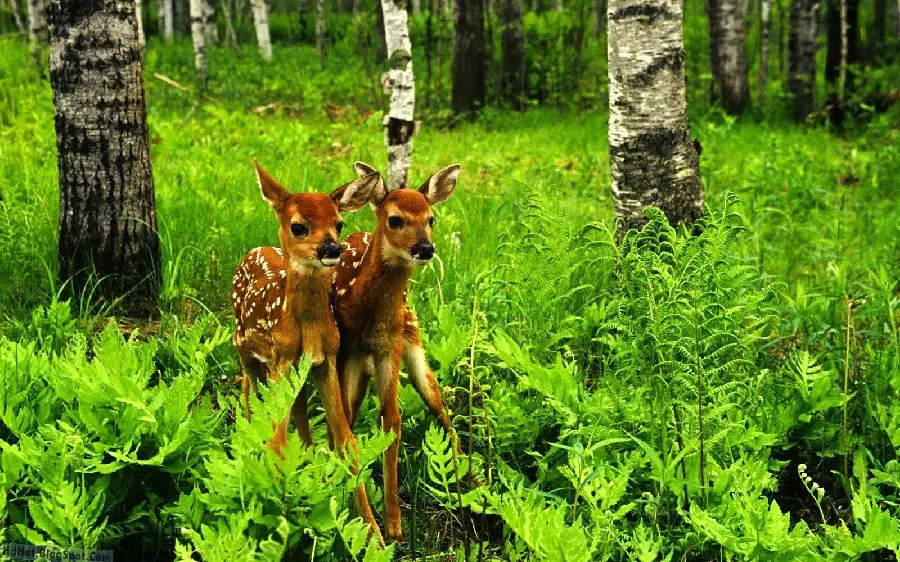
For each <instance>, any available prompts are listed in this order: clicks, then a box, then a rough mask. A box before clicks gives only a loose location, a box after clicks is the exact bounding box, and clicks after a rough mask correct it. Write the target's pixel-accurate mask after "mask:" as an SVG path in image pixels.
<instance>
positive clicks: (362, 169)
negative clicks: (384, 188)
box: [353, 162, 378, 177]
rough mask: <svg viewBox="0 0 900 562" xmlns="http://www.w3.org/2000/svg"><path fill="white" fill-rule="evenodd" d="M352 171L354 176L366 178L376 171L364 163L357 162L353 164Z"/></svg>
mask: <svg viewBox="0 0 900 562" xmlns="http://www.w3.org/2000/svg"><path fill="white" fill-rule="evenodd" d="M353 169H354V170H356V175H358V176H359V177H363V176H368V175H369V174H373V173H375V172H377V171H378V170H376V169H375V168H373V167H372V166H369V165H368V164H366V163H365V162H357V163H355V164H353Z"/></svg>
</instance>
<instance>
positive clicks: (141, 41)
mask: <svg viewBox="0 0 900 562" xmlns="http://www.w3.org/2000/svg"><path fill="white" fill-rule="evenodd" d="M134 12H135V17H136V18H137V37H138V47H140V48H141V52H143V51H144V47H145V46H146V44H147V39H146V38H145V37H144V6H143V2H142V0H134Z"/></svg>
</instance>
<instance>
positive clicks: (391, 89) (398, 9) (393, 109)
mask: <svg viewBox="0 0 900 562" xmlns="http://www.w3.org/2000/svg"><path fill="white" fill-rule="evenodd" d="M381 9H382V13H383V14H384V37H385V42H386V43H387V55H388V71H387V72H385V73H384V74H383V75H382V76H381V83H382V86H384V92H385V93H386V94H390V96H391V102H390V103H391V105H390V109H389V110H388V113H387V115H385V116H384V143H385V145H387V152H388V168H387V169H388V172H387V175H388V177H387V189H388V191H393V190H394V189H399V188H401V187H406V186H407V182H408V178H407V176H408V174H409V164H410V161H411V160H412V136H413V134H414V133H415V130H416V123H415V121H414V113H415V108H416V78H415V75H413V63H412V44H411V43H410V41H409V22H408V18H407V12H406V1H405V0H381Z"/></svg>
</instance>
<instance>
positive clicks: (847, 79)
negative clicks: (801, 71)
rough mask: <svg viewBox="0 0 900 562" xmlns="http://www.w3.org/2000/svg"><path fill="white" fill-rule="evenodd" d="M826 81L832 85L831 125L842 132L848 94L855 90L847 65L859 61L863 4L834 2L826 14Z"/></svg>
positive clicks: (828, 102)
mask: <svg viewBox="0 0 900 562" xmlns="http://www.w3.org/2000/svg"><path fill="white" fill-rule="evenodd" d="M825 38H826V43H827V50H826V53H825V81H826V82H827V83H828V85H829V92H828V100H827V102H826V104H825V105H826V106H827V109H828V116H829V119H830V120H831V123H832V124H833V125H834V126H835V127H837V128H838V129H840V128H841V127H843V124H844V117H845V114H846V109H847V108H846V104H845V99H846V91H848V90H851V91H852V89H853V76H852V74H850V75H848V73H847V66H848V65H852V64H855V63H856V62H858V61H859V1H858V0H830V1H829V3H828V7H827V12H826V14H825Z"/></svg>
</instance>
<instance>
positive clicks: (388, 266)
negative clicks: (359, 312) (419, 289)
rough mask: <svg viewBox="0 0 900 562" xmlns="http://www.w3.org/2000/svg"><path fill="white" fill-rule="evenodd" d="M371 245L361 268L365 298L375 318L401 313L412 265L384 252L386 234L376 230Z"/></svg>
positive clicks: (362, 292)
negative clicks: (399, 311)
mask: <svg viewBox="0 0 900 562" xmlns="http://www.w3.org/2000/svg"><path fill="white" fill-rule="evenodd" d="M372 238H373V240H372V245H371V247H370V248H369V249H368V252H366V256H365V257H364V258H363V261H362V263H361V264H360V267H361V268H362V272H361V275H360V277H361V279H360V281H362V282H364V283H365V284H366V286H365V287H362V288H361V289H362V291H361V294H362V295H363V298H366V299H367V300H368V301H369V307H368V308H369V310H370V311H371V312H372V314H373V315H374V316H375V317H382V316H384V315H385V314H386V313H390V312H393V311H396V310H398V309H399V308H400V307H401V306H402V305H403V301H404V296H405V294H406V289H407V286H408V285H409V279H410V277H411V276H412V272H413V267H414V266H413V264H411V263H409V262H407V261H404V260H400V259H398V258H396V257H392V256H386V255H385V253H384V246H385V245H384V234H383V233H382V232H381V231H380V230H375V233H374V234H373V236H372Z"/></svg>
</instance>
